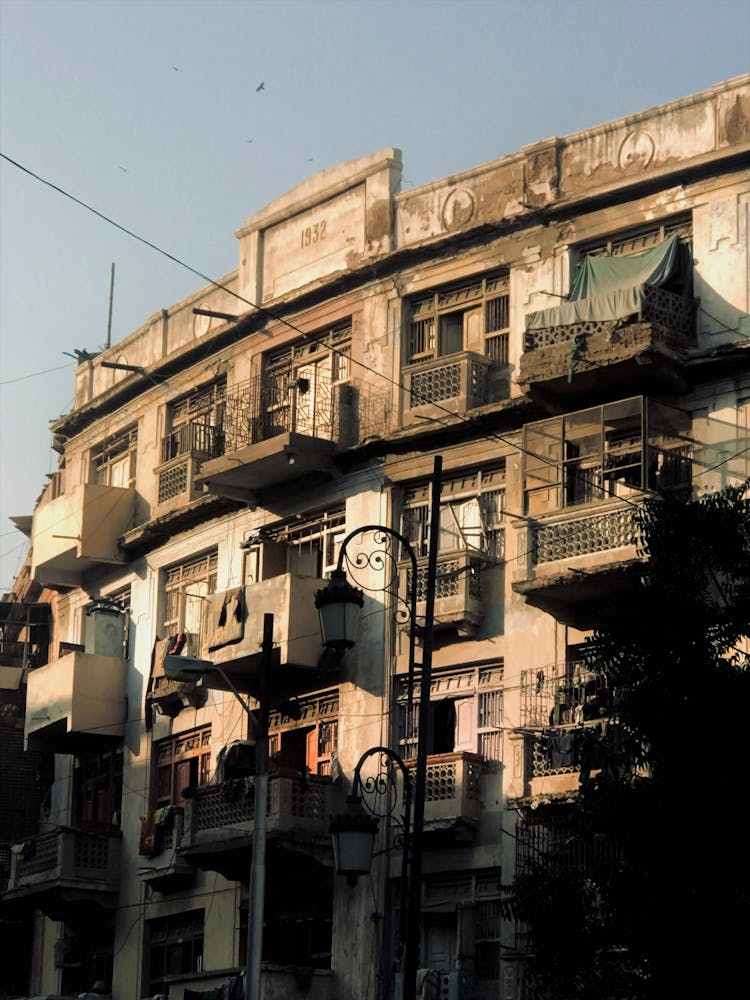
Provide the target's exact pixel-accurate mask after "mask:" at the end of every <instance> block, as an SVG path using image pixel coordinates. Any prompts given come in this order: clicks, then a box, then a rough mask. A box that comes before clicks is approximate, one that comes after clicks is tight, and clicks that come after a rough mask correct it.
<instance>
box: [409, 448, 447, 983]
mask: <svg viewBox="0 0 750 1000" xmlns="http://www.w3.org/2000/svg"><path fill="white" fill-rule="evenodd" d="M442 469H443V459H442V457H441V456H440V455H435V464H434V468H433V473H432V490H431V497H430V542H429V549H428V553H427V581H426V588H425V589H426V594H425V598H426V600H425V623H424V632H423V639H422V676H421V678H420V685H419V716H418V720H417V727H418V732H417V766H416V773H415V776H414V822H413V827H412V835H411V866H410V871H409V908H408V923H407V928H406V950H405V955H404V994H403V1000H416V995H417V970H418V968H419V938H420V916H421V910H422V845H423V840H424V836H423V835H424V799H425V791H426V787H427V738H428V727H429V720H430V682H431V679H432V627H433V618H434V614H435V580H436V578H437V554H438V544H439V540H440V491H441V482H442ZM413 586H414V587H415V588H416V586H417V581H416V576H415V578H414V581H413ZM414 627H415V626H414V622H412V629H413V628H414Z"/></svg>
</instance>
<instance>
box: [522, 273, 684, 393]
mask: <svg viewBox="0 0 750 1000" xmlns="http://www.w3.org/2000/svg"><path fill="white" fill-rule="evenodd" d="M694 339H695V304H694V302H693V300H692V299H686V298H683V296H681V295H676V294H675V293H673V292H668V291H666V290H665V289H664V288H658V287H656V286H651V285H646V286H645V287H644V289H643V305H642V307H641V309H640V311H639V312H638V313H635V314H633V315H632V316H630V317H626V318H621V319H606V320H580V321H577V322H573V323H564V324H560V325H554V326H548V327H541V328H537V329H527V330H526V333H525V337H524V353H523V354H522V355H521V361H520V366H519V374H518V383H519V386H520V387H521V389H522V391H524V392H529V391H533V390H534V389H535V388H537V387H538V388H540V389H542V388H543V389H544V390H546V391H548V392H556V393H561V394H568V395H570V394H572V393H575V392H577V391H582V392H589V391H590V390H591V389H592V386H593V385H594V382H595V381H597V380H598V382H599V383H600V382H601V379H602V377H605V376H606V377H608V378H610V379H611V380H614V381H616V382H618V383H619V382H621V381H631V382H634V381H636V380H637V381H638V382H639V384H641V385H642V384H643V382H644V379H647V378H652V379H654V380H655V384H656V383H658V384H659V385H661V384H664V380H665V379H666V380H667V382H669V380H670V379H674V378H676V377H677V376H678V371H677V366H679V365H680V364H681V363H682V355H683V353H684V352H685V351H686V350H687V349H688V348H690V347H691V346H692V345H693V343H694ZM657 355H658V356H659V359H658V363H657V364H652V363H651V362H652V361H653V360H654V357H655V356H657ZM626 362H628V363H629V364H624V363H626ZM608 372H609V373H610V374H609V375H608V374H607V373H608Z"/></svg>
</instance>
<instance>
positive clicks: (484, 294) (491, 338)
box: [406, 273, 510, 365]
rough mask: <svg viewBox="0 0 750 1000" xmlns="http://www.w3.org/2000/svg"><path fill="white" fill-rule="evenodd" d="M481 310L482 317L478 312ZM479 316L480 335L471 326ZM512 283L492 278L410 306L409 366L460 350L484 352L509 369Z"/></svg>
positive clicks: (444, 291) (440, 292)
mask: <svg viewBox="0 0 750 1000" xmlns="http://www.w3.org/2000/svg"><path fill="white" fill-rule="evenodd" d="M477 310H478V312H477ZM475 317H479V327H480V328H479V329H478V330H477V331H476V336H477V337H478V338H479V341H480V343H478V344H475V342H474V339H473V338H474V334H472V335H471V338H470V337H468V336H467V334H466V330H465V327H466V324H467V323H468V322H469V320H470V318H471V320H474V319H475ZM509 332H510V278H509V276H508V274H507V273H501V274H492V275H488V276H487V277H484V278H480V279H479V280H476V281H473V282H470V283H468V284H464V285H459V286H454V287H450V288H447V289H436V290H435V291H434V292H430V293H429V295H426V296H421V297H419V298H417V299H415V300H414V301H412V302H411V303H410V322H409V331H408V337H407V349H408V356H407V359H406V360H407V364H415V363H416V362H418V361H425V360H427V359H429V358H435V357H439V356H441V355H445V354H451V353H454V352H455V351H460V350H469V349H472V350H478V351H480V352H482V351H483V352H484V354H486V355H487V357H489V358H491V359H492V361H494V362H495V363H496V364H498V365H507V364H508V342H509Z"/></svg>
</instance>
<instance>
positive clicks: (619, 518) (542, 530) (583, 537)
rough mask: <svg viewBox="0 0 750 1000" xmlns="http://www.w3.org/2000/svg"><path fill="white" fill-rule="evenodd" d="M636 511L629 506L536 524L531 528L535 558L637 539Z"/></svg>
mask: <svg viewBox="0 0 750 1000" xmlns="http://www.w3.org/2000/svg"><path fill="white" fill-rule="evenodd" d="M635 514H636V511H635V510H634V509H633V508H632V507H629V508H624V509H622V510H616V511H612V512H611V513H608V514H593V515H591V517H579V518H575V519H574V520H570V521H562V522H560V523H558V524H543V525H539V526H537V527H535V528H534V561H535V562H536V563H537V564H539V563H546V562H554V561H555V560H557V559H571V558H573V557H574V556H583V555H588V554H590V553H591V552H604V551H606V550H607V549H616V548H619V547H620V546H623V545H634V544H635V543H636V542H637V541H638V528H637V525H636V522H635Z"/></svg>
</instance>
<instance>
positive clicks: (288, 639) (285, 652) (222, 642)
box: [204, 573, 326, 695]
mask: <svg viewBox="0 0 750 1000" xmlns="http://www.w3.org/2000/svg"><path fill="white" fill-rule="evenodd" d="M325 582H326V581H325V580H320V579H318V578H317V577H312V576H299V575H298V574H296V573H282V574H280V575H279V576H273V577H271V578H270V579H268V580H262V581H261V582H260V583H253V584H249V585H248V586H246V587H239V588H236V589H233V590H228V591H222V592H220V593H218V594H213V595H212V596H211V598H210V604H209V605H208V622H207V627H206V630H205V640H204V655H205V657H206V658H207V659H210V660H212V661H213V662H214V663H216V664H218V665H219V666H221V667H222V668H223V669H224V671H225V672H226V673H227V675H228V676H229V677H230V678H231V680H232V682H233V683H234V685H235V686H236V687H237V688H238V690H240V691H242V692H243V693H245V694H253V695H257V684H258V679H259V671H260V665H261V650H260V644H261V642H262V639H263V618H264V615H265V614H272V615H273V668H272V674H271V678H270V685H271V690H272V692H273V693H274V695H279V694H283V693H284V692H286V693H287V694H292V693H295V692H296V693H299V691H300V690H301V689H303V688H304V687H305V686H307V687H309V686H310V685H311V684H313V685H314V684H315V683H317V678H318V676H319V673H321V672H322V668H321V669H319V663H320V661H321V655H322V653H323V649H322V646H321V640H320V623H319V621H318V617H317V614H318V613H317V611H316V609H315V592H316V591H317V590H320V588H321V587H323V586H324V585H325Z"/></svg>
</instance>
